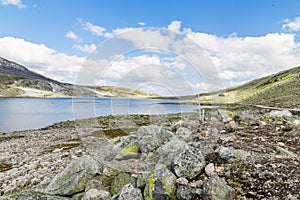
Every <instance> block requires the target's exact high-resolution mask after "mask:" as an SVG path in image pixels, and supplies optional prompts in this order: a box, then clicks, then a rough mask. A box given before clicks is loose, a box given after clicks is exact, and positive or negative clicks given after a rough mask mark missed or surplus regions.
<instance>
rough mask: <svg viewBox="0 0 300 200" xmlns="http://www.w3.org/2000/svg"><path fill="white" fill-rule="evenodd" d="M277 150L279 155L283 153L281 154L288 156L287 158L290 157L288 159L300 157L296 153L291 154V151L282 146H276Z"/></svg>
mask: <svg viewBox="0 0 300 200" xmlns="http://www.w3.org/2000/svg"><path fill="white" fill-rule="evenodd" d="M275 148H276V150H277V151H278V152H279V153H281V154H283V155H286V156H288V157H291V158H297V157H298V155H297V154H295V153H294V152H291V151H289V150H287V149H285V148H282V147H280V146H276V147H275Z"/></svg>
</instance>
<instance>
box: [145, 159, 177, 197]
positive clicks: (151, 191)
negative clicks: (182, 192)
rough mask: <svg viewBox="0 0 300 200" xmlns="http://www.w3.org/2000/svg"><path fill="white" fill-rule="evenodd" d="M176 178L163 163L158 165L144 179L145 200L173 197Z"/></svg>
mask: <svg viewBox="0 0 300 200" xmlns="http://www.w3.org/2000/svg"><path fill="white" fill-rule="evenodd" d="M176 179H177V178H176V176H175V175H174V174H173V173H172V172H171V171H170V170H168V169H167V168H166V166H165V165H158V166H157V167H156V168H155V170H154V171H153V172H152V173H151V174H150V175H149V177H148V179H147V181H146V187H145V190H144V198H145V200H153V199H155V200H165V199H175V195H176Z"/></svg>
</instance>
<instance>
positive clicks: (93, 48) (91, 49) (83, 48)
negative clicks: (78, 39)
mask: <svg viewBox="0 0 300 200" xmlns="http://www.w3.org/2000/svg"><path fill="white" fill-rule="evenodd" d="M73 47H74V48H75V49H77V50H79V51H82V52H84V53H93V52H95V51H96V50H97V46H96V45H95V44H90V45H88V44H84V45H79V44H75V45H73Z"/></svg>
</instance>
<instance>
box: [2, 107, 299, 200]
mask: <svg viewBox="0 0 300 200" xmlns="http://www.w3.org/2000/svg"><path fill="white" fill-rule="evenodd" d="M205 113H206V115H205V122H199V116H198V113H196V112H195V113H184V114H174V115H158V116H148V115H132V116H108V117H101V118H95V119H87V120H79V121H72V122H62V123H58V124H55V125H53V126H50V127H47V128H44V129H42V130H31V131H22V132H15V133H10V134H3V135H2V136H0V162H1V165H0V194H1V197H0V199H51V200H56V199H57V200H59V199H84V200H93V199H114V200H117V199H119V200H121V199H122V200H123V199H124V200H129V199H130V200H135V199H136V200H143V199H146V200H151V199H179V200H188V199H211V200H212V199H224V200H227V199H228V200H229V199H268V200H269V199H291V200H292V199H295V200H296V199H300V167H299V166H300V156H299V152H300V151H299V150H300V147H299V136H300V120H299V116H298V114H297V113H291V112H289V111H287V110H283V111H278V110H273V111H272V110H268V109H261V108H252V107H237V106H231V107H226V108H218V109H213V110H211V109H207V110H206V112H205Z"/></svg>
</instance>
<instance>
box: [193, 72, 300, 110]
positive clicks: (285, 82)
mask: <svg viewBox="0 0 300 200" xmlns="http://www.w3.org/2000/svg"><path fill="white" fill-rule="evenodd" d="M191 99H192V100H194V101H195V100H196V99H195V97H194V98H191ZM201 100H202V102H205V103H211V102H212V101H213V102H219V103H246V104H260V105H266V106H278V107H293V108H299V107H300V67H295V68H292V69H289V70H285V71H281V72H279V73H276V74H272V75H269V76H266V77H262V78H259V79H255V80H253V81H250V82H248V83H245V84H243V85H240V86H236V87H231V88H227V89H225V90H224V91H217V92H213V93H209V94H201Z"/></svg>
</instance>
